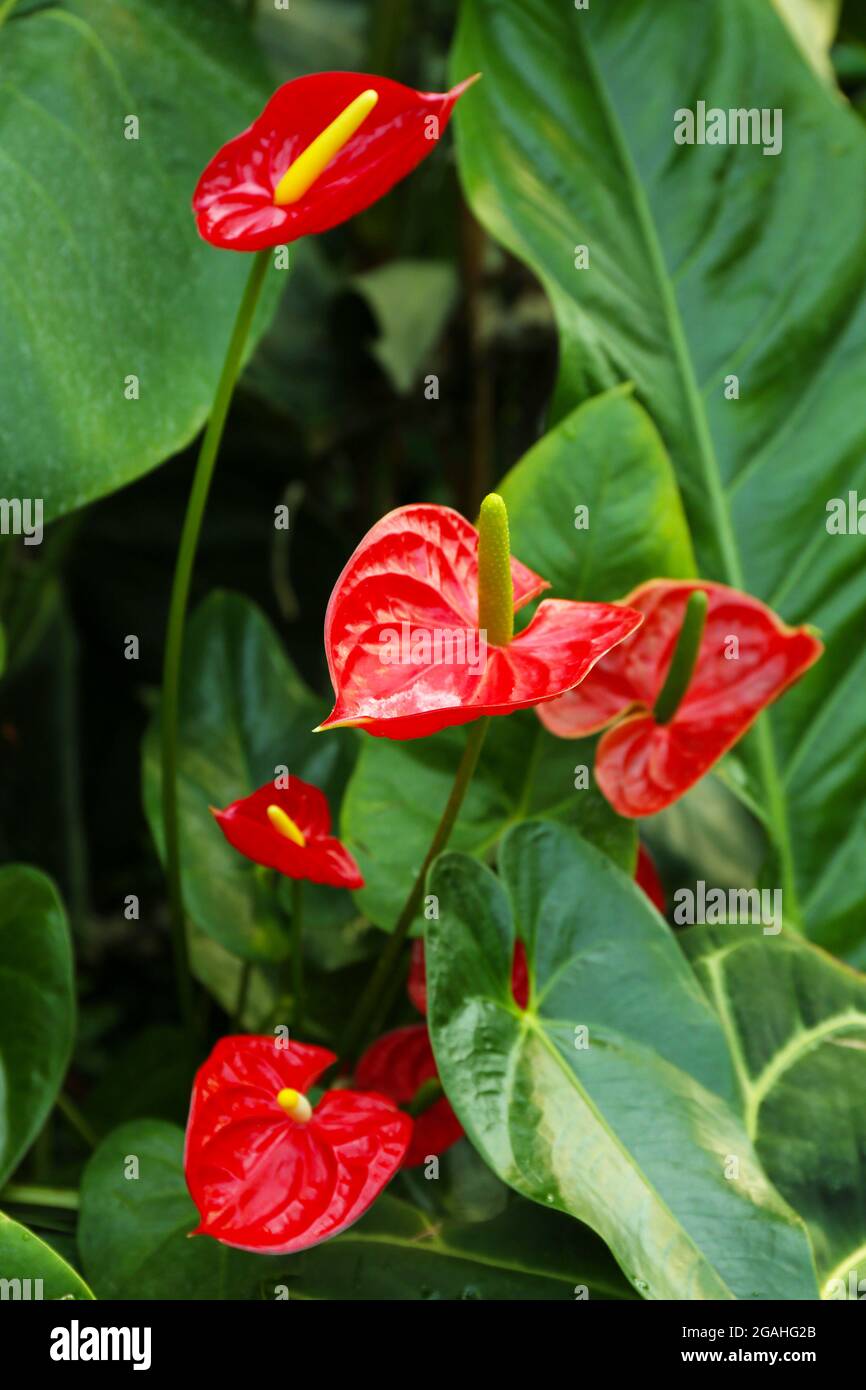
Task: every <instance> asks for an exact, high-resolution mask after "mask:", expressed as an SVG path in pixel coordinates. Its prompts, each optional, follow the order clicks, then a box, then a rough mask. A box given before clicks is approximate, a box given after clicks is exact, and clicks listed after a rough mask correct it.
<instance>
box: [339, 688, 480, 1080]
mask: <svg viewBox="0 0 866 1390" xmlns="http://www.w3.org/2000/svg"><path fill="white" fill-rule="evenodd" d="M489 724H490V716H489V715H487V716H485V717H484V718H482V719H477V720H475V722H474V723H472V724H470V726H469V737H468V738H467V740H466V746H465V748H464V749H463V756H462V758H461V759H460V763H459V766H458V768H457V772H456V773H455V776H454V785H453V786H452V788H451V795H450V796H449V798H448V801H447V803H446V806H445V810H444V811H443V812H442V819H441V820H440V821H439V824H438V826H437V827H436V832H435V834H434V836H433V839H432V840H431V841H430V848H429V849H428V851H427V853H426V855H425V856H424V863H423V864H422V865H421V868H420V869H419V871H418V877H417V878H416V879H415V882H414V884H413V885H412V890H411V892H410V894H409V896H408V898H407V899H406V902H405V903H404V905H403V911H402V912H401V913H400V916H399V917H398V919H397V925H396V926H395V928H394V931H393V933H392V935H391V937H390V938H389V940H388V943H387V945H386V946H385V949H384V951H383V952H382V954H381V956H380V957H379V962H378V964H377V966H376V969H375V970H374V971H373V974H372V975H371V977H370V980H369V983H368V984H367V988H366V989H365V990H364V993H363V994H362V996H361V999H360V1002H359V1004H358V1007H357V1009H356V1010H355V1014H354V1017H353V1018H352V1020H351V1022H350V1024H349V1027H348V1029H347V1031H346V1036H345V1040H344V1043H343V1047H342V1049H341V1057H342V1059H343V1061H344V1063H347V1064H350V1063H352V1062H354V1060H355V1057H356V1055H357V1053H358V1051H359V1043H360V1042H361V1041H362V1040H363V1038H364V1037H365V1036H366V1033H367V1030H368V1029H369V1028H370V1025H371V1024H373V1023H377V1022H378V1021H379V1019H380V1017H381V1015H382V1014H383V1013H384V1011H385V1010H386V1009H387V1006H388V1002H389V999H390V998H391V997H392V994H391V991H392V989H393V979H394V978H395V976H394V971H395V967H396V965H397V963H398V961H399V960H400V956H401V954H402V951H403V946H404V944H405V941H406V938H407V936H408V935H409V929H410V927H411V926H412V923H413V922H414V920H415V914H416V913H417V911H418V907H419V905H420V902H421V898H422V895H423V893H424V886H425V884H426V882H427V871H428V870H429V868H430V865H431V864H432V863H433V860H434V859H435V858H436V856H437V855H439V854H441V853H442V851H443V849H444V848H445V846H446V845H447V843H448V840H449V838H450V835H451V831H452V830H453V829H454V823H455V821H456V820H457V816H458V814H459V812H460V807H461V806H462V804H463V798H464V797H465V795H466V792H467V789H468V787H469V783H470V782H471V781H472V774H473V773H474V771H475V768H476V766H477V764H478V758H479V756H480V754H481V747H482V744H483V743H484V738H485V735H486V733H487V729H488V726H489Z"/></svg>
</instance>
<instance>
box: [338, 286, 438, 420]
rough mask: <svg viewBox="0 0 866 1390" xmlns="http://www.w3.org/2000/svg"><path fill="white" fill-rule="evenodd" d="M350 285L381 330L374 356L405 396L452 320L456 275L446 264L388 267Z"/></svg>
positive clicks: (375, 343) (396, 388)
mask: <svg viewBox="0 0 866 1390" xmlns="http://www.w3.org/2000/svg"><path fill="white" fill-rule="evenodd" d="M352 284H353V286H354V288H355V289H356V290H357V291H358V292H359V294H361V295H363V297H364V298H365V299H366V301H367V303H368V304H369V305H370V308H371V309H372V311H373V313H374V315H375V317H376V319H377V322H378V325H379V336H378V338H377V339H376V340H375V342H374V344H373V354H374V356H375V357H376V358H377V360H378V362H379V364H380V365H381V367H382V368H383V369H384V371H385V372H386V374H387V376H388V377H389V379H390V381H391V384H392V385H393V387H394V389H395V391H398V392H401V393H403V394H405V393H407V392H408V391H410V390H411V389H412V387H413V386H414V385H415V382H416V381H417V379H418V377H419V376H420V375H421V373H422V372H423V370H424V368H425V366H427V365H428V364H429V360H430V354H431V352H432V350H433V349H434V348H435V346H436V344H437V343H438V341H439V339H440V337H441V336H442V333H443V331H444V329H445V325H446V323H447V322H448V319H449V318H450V316H451V312H452V310H453V308H454V304H455V302H456V299H457V290H458V283H457V272H456V270H455V268H454V266H453V265H451V264H449V263H448V262H447V261H409V260H405V261H392V262H390V264H388V265H383V266H379V267H377V269H375V270H368V271H366V273H365V274H363V275H356V276H355V278H354V280H353V281H352Z"/></svg>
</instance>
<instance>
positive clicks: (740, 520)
mask: <svg viewBox="0 0 866 1390" xmlns="http://www.w3.org/2000/svg"><path fill="white" fill-rule="evenodd" d="M479 69H480V70H482V71H483V72H484V81H483V82H479V83H478V84H477V86H476V87H474V88H473V90H472V92H471V93H469V95H468V96H467V97H466V98H465V100H464V101H463V102H461V103H460V105H459V107H458V110H457V113H456V124H457V134H458V155H459V160H460V168H461V174H462V178H463V182H464V186H465V188H466V191H467V194H468V196H469V199H470V201H471V202H472V205H473V207H474V209H475V211H476V213H477V215H478V216H479V218H480V219H481V220H482V222H483V223H484V224H485V226H486V227H487V228H488V229H489V230H490V231H491V232H492V234H493V235H494V236H496V237H497V238H498V239H499V240H500V241H502V242H503V243H504V244H505V245H506V246H507V247H508V248H509V249H510V250H511V251H513V252H514V253H515V254H516V255H517V256H519V257H520V258H521V259H522V260H524V261H525V262H526V263H527V264H528V265H530V266H531V267H532V268H533V269H534V270H535V272H536V273H537V274H538V276H539V278H540V279H541V281H542V283H543V284H544V286H545V288H546V290H547V293H548V295H549V296H550V299H551V301H552V303H553V307H554V310H555V312H556V316H557V320H558V323H559V330H560V336H561V379H560V383H559V390H558V393H557V402H556V409H557V412H558V414H559V415H562V414H563V413H565V412H566V411H569V410H571V409H572V408H573V407H574V406H575V405H576V404H577V403H578V402H580V401H581V400H583V399H584V398H585V397H586V396H587V395H591V394H593V393H594V392H597V391H599V390H604V389H606V388H608V387H610V386H613V385H615V384H616V383H618V382H622V381H626V380H627V381H632V382H633V383H634V385H635V389H636V392H637V396H638V399H639V400H640V401H641V402H642V403H643V404H644V405H645V406H646V408H647V409H648V410H649V411H650V413H651V415H652V417H653V419H654V421H655V422H656V424H657V426H658V428H659V430H660V432H661V435H662V438H663V439H664V441H665V444H666V446H667V448H668V449H669V451H670V453H671V457H672V459H673V461H674V465H675V467H676V470H677V474H678V477H679V480H680V485H681V488H682V493H683V500H684V503H685V507H686V513H687V516H688V519H689V523H690V526H691V531H692V536H693V538H694V542H695V547H696V550H697V554H698V560H699V563H700V566H701V572H702V573H704V574H705V575H706V576H707V577H709V578H714V579H718V580H722V581H724V582H727V583H731V584H733V585H734V586H735V587H737V588H742V589H746V590H748V591H749V592H750V593H753V594H756V595H757V596H758V597H760V598H762V599H764V600H765V601H766V602H767V603H769V604H770V605H771V607H773V608H774V609H776V610H777V611H779V612H780V613H781V615H782V616H783V617H784V618H785V619H786V620H787V621H788V622H791V623H800V622H811V623H814V624H815V625H817V626H818V628H820V629H821V630H822V633H823V635H824V637H825V639H826V640H827V652H826V654H825V656H824V658H823V659H822V661H821V662H820V663H819V664H818V666H817V667H816V668H815V669H814V670H812V671H811V672H809V674H808V675H807V676H806V677H805V679H804V680H803V681H802V682H801V683H800V684H799V685H798V686H797V687H796V688H795V689H794V690H793V691H791V692H789V693H788V694H787V695H786V696H785V697H784V698H783V700H782V701H781V702H780V703H779V705H778V706H777V707H776V709H775V710H774V712H773V717H772V723H771V724H770V723H768V722H767V721H766V720H762V721H760V724H759V728H758V729H757V730H756V732H755V735H754V738H755V760H756V764H757V771H758V774H759V779H760V783H761V786H762V790H761V798H762V801H763V803H764V805H765V807H766V809H767V811H768V812H769V814H770V817H771V821H772V828H773V830H774V834H775V837H776V840H777V844H778V852H779V857H780V863H781V882H782V884H783V887H784V890H785V901H786V911H787V912H788V915H789V916H790V917H791V918H794V917H796V915H797V902H796V899H797V896H798V895H799V897H800V899H801V909H802V912H803V915H804V916H805V918H806V921H807V923H808V925H809V929H810V931H811V932H813V933H814V934H815V936H816V937H818V938H820V939H821V940H822V941H823V942H825V943H827V944H830V945H832V946H833V947H834V949H837V950H845V951H851V952H854V951H855V950H859V952H860V954H861V956H864V958H866V932H864V925H863V924H864V923H866V857H864V855H863V854H862V851H861V848H860V846H861V842H862V837H863V833H864V828H866V806H864V800H863V796H862V786H863V782H864V777H866V739H864V737H863V717H862V709H861V708H860V704H861V702H858V700H857V698H856V692H857V691H858V690H859V689H861V688H862V686H863V682H864V678H866V647H864V644H863V642H862V641H861V640H860V636H861V634H862V632H863V630H864V625H866V569H864V566H863V563H862V553H861V552H862V538H861V537H859V536H856V535H830V534H828V532H827V529H826V522H827V521H828V514H827V503H828V499H830V498H832V497H834V496H836V497H839V498H843V499H847V495H848V490H849V489H858V487H859V491H860V494H861V495H862V494H863V493H864V491H866V408H864V405H863V402H864V401H866V290H864V285H866V243H864V240H863V200H862V192H861V191H862V188H863V186H864V181H866V131H864V129H863V127H862V124H861V123H860V122H859V121H858V120H857V118H856V117H855V116H854V115H852V114H851V113H850V112H849V111H847V110H845V109H844V107H843V105H842V104H841V103H839V102H838V100H837V99H836V98H835V97H834V96H833V94H831V93H830V92H828V91H827V90H826V88H825V87H824V86H823V85H822V84H821V83H820V82H819V81H818V79H817V78H816V77H815V76H814V75H813V74H812V73H811V72H810V71H809V69H808V67H807V66H806V65H805V64H804V63H803V61H802V59H801V57H800V55H799V54H798V53H797V51H796V49H795V47H794V45H793V44H792V43H791V42H790V40H789V38H788V36H787V35H786V33H785V31H784V29H783V26H782V24H781V21H780V20H779V18H778V16H777V15H776V13H775V12H774V10H773V8H772V6H771V5H770V4H769V3H768V0H703V3H702V4H700V5H695V4H693V3H692V0H668V3H666V4H665V5H664V6H648V5H646V4H644V3H643V0H619V2H618V3H617V4H616V5H592V6H590V8H589V9H587V10H576V9H575V8H574V7H573V6H570V5H567V4H563V5H556V6H552V5H550V4H549V3H548V0H464V4H463V7H462V11H461V25H460V30H459V35H458V39H457V44H456V50H455V53H454V71H455V72H457V73H460V74H461V75H465V74H466V73H467V72H473V71H476V70H479ZM676 93H679V94H680V95H679V96H672V94H676ZM698 97H700V98H701V99H704V100H705V101H706V103H707V106H708V107H712V106H718V107H721V108H724V109H728V108H752V107H754V108H758V109H762V108H769V109H771V110H773V109H775V108H780V109H782V110H783V115H784V124H783V148H782V152H781V153H780V154H778V155H776V156H765V155H764V153H763V151H762V149H761V147H760V146H756V145H752V144H731V145H719V146H715V145H707V144H704V145H697V144H695V145H694V146H688V145H678V144H676V143H675V141H674V128H675V117H674V111H675V109H676V108H677V107H678V105H679V104H680V103H683V104H685V103H689V102H692V103H694V102H695V101H696V100H697V98H698ZM828 152H832V155H831V156H830V155H829V154H828ZM816 208H832V209H833V216H832V218H818V219H817V220H816V219H815V217H814V216H813V213H814V209H816ZM806 227H808V233H807V232H806V231H804V228H806ZM580 245H583V246H586V247H588V249H589V256H590V261H589V268H588V269H586V270H580V269H576V268H575V254H574V253H575V247H576V246H580ZM731 374H733V375H736V376H738V378H739V383H740V395H739V399H726V398H725V381H726V378H727V377H728V376H729V375H731Z"/></svg>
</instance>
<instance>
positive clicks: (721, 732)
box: [539, 579, 823, 816]
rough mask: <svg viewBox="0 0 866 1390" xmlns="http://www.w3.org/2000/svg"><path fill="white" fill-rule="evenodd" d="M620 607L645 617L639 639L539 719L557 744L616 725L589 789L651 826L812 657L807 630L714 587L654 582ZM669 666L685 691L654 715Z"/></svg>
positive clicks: (815, 647)
mask: <svg viewBox="0 0 866 1390" xmlns="http://www.w3.org/2000/svg"><path fill="white" fill-rule="evenodd" d="M696 594H704V595H706V601H704V600H703V599H701V607H702V608H704V609H705V613H706V617H705V619H704V622H705V625H704V626H703V628H702V629H701V628H700V625H698V626H697V627H694V628H693V637H694V639H695V641H696V643H697V645H696V646H695V649H694V651H693V652H692V653H691V661H690V662H689V661H688V660H687V661H686V662H685V663H682V662H681V661H678V657H679V655H680V654H681V652H682V650H683V647H684V644H683V641H682V637H685V633H686V624H687V621H688V617H687V615H688V614H689V613H690V612H691V613H692V614H694V613H696V612H697V611H698V610H697V608H696V606H695V605H696V604H697V599H696V598H694V595H696ZM625 602H626V603H628V604H629V605H630V606H631V607H633V608H636V609H638V610H639V611H640V612H641V613H643V614H644V615H645V619H646V620H645V622H644V625H643V627H642V628H641V630H640V632H639V633H638V634H637V636H636V637H635V638H634V639H633V640H632V641H630V642H628V643H626V644H624V645H623V646H622V647H620V648H618V649H617V650H616V651H614V652H611V653H610V655H609V656H606V657H604V659H603V660H602V661H600V662H599V664H598V665H597V666H596V668H595V670H594V671H593V673H592V675H591V676H590V678H589V679H588V680H587V681H586V682H585V683H584V684H583V685H582V686H581V687H580V689H579V690H576V691H572V692H571V693H569V694H567V695H564V696H563V698H562V699H561V700H557V701H556V702H555V703H554V704H550V705H546V706H544V707H543V708H542V709H540V710H539V717H540V718H541V721H542V723H543V724H544V725H545V726H546V728H548V729H550V730H551V732H552V733H554V734H558V735H559V736H560V737H561V738H582V737H583V736H584V735H585V734H590V733H594V732H596V731H597V730H599V729H601V728H604V727H605V725H607V724H610V723H611V722H612V721H614V720H616V721H617V722H616V723H615V724H614V727H613V728H612V729H610V730H609V731H608V732H607V733H605V734H604V736H603V737H602V739H601V740H600V742H599V745H598V749H597V751H596V756H595V776H596V780H597V782H598V785H599V786H600V787H601V790H602V791H603V792H604V795H605V796H606V797H607V799H608V801H609V802H610V803H611V805H612V806H613V807H614V809H615V810H616V811H618V812H619V814H620V815H621V816H651V815H653V814H654V813H655V812H656V811H661V810H663V809H664V807H665V806H670V805H671V803H672V802H674V801H676V800H677V798H678V797H680V796H682V795H683V793H684V792H686V791H688V789H689V787H691V786H693V785H694V783H695V782H697V781H698V780H699V778H701V777H703V775H704V773H705V772H707V771H709V769H710V768H711V767H712V766H713V764H714V763H716V762H718V760H719V758H721V757H722V755H723V754H724V753H726V752H727V751H728V749H729V748H730V747H731V746H732V745H733V744H734V743H736V741H737V740H738V739H739V738H740V737H742V735H743V734H744V733H745V732H746V730H747V729H748V727H749V725H750V724H751V723H752V722H753V721H754V720H755V719H756V718H757V716H758V715H759V714H760V712H761V710H762V709H764V707H765V706H766V705H768V704H770V702H771V701H772V700H775V699H776V697H777V696H778V695H780V694H781V693H782V691H783V690H785V689H786V687H787V686H789V685H790V684H791V683H792V682H793V681H795V680H796V679H797V678H798V677H799V676H801V675H802V674H803V672H804V671H806V670H807V669H808V668H809V667H810V666H811V665H812V663H813V662H814V661H817V659H818V657H819V656H820V655H821V652H822V651H823V646H822V644H821V642H820V641H819V640H818V638H817V637H815V636H814V635H813V634H812V633H811V632H810V631H809V630H808V629H806V628H802V627H801V628H791V627H788V626H787V625H786V624H785V623H783V622H782V621H781V619H780V618H778V617H777V616H776V614H775V613H773V612H772V610H771V609H769V608H767V607H766V606H765V605H764V604H763V603H760V602H759V601H758V599H755V598H751V597H750V596H749V595H748V594H741V593H738V592H737V590H736V589H729V588H727V587H726V586H725V585H723V584H710V583H705V582H704V581H700V582H690V581H689V582H686V581H680V580H670V579H657V580H652V581H650V583H648V584H643V585H641V586H640V587H639V588H638V589H636V590H635V591H634V593H632V594H630V595H629V597H628V598H627V599H626V600H625ZM681 634H682V636H681ZM685 645H688V643H686V644H685ZM675 665H679V666H680V668H681V670H680V674H681V675H684V677H685V678H686V679H685V687H684V689H683V690H682V692H681V693H680V696H679V698H678V699H675V700H674V702H673V704H672V705H671V707H670V708H667V707H666V708H665V710H664V712H663V713H662V710H661V709H660V706H661V705H662V703H663V702H664V701H665V698H666V690H667V691H670V688H671V686H670V681H669V675H670V674H671V673H672V670H671V668H673V667H674V666H675ZM667 703H668V705H670V701H668V702H667Z"/></svg>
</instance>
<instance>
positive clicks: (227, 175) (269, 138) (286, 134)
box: [193, 72, 475, 251]
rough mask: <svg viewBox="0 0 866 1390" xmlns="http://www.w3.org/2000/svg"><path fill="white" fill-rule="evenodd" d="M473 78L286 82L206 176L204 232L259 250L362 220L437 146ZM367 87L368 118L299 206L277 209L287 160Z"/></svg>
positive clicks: (197, 200) (217, 241)
mask: <svg viewBox="0 0 866 1390" xmlns="http://www.w3.org/2000/svg"><path fill="white" fill-rule="evenodd" d="M474 80H475V78H469V79H468V80H467V81H466V82H461V83H460V84H459V86H457V87H454V88H453V90H452V91H450V92H416V91H413V90H412V88H411V87H404V86H402V85H401V83H399V82H392V81H391V80H390V78H387V77H376V76H374V75H372V74H371V73H363V72H320V73H314V74H312V75H311V76H308V77H298V78H295V80H294V81H292V82H286V83H285V85H284V86H282V87H280V88H279V89H278V90H277V91H276V92H275V93H274V95H273V96H272V97H271V99H270V101H269V102H268V104H267V106H266V107H265V109H264V110H263V111H262V113H261V115H260V116H258V117H257V118H256V120H255V121H253V123H252V125H251V126H249V128H248V129H247V130H244V131H242V132H241V134H240V135H236V136H235V137H234V138H233V139H232V140H229V141H228V143H227V144H225V145H223V146H222V148H221V149H220V150H218V151H217V153H216V154H215V155H214V157H213V159H212V160H211V161H210V163H209V164H208V166H207V168H206V169H205V171H204V173H203V174H202V176H201V178H200V179H199V182H198V186H197V188H196V190H195V195H194V197H193V208H194V210H195V213H196V220H197V223H198V230H199V233H200V235H201V236H202V237H203V238H204V240H205V241H208V242H210V243H211V245H212V246H220V247H223V248H224V249H226V250H229V251H260V250H262V249H263V248H264V247H266V246H281V245H284V244H286V243H288V242H291V241H296V240H297V239H298V237H303V236H310V235H312V234H314V233H316V232H326V231H328V229H329V228H331V227H336V226H338V225H339V223H341V222H345V221H347V220H348V219H349V218H350V217H354V216H356V214H357V213H359V212H363V210H364V208H367V207H369V206H370V204H371V203H374V202H376V201H377V199H379V198H382V197H383V196H384V195H385V194H386V193H388V192H389V191H390V189H391V188H393V186H394V184H395V183H398V182H399V181H400V179H402V178H405V177H406V175H407V174H409V173H411V172H412V170H413V169H414V168H415V167H416V166H417V165H418V164H420V163H421V161H422V160H423V159H425V158H426V156H427V155H429V154H431V153H432V151H433V150H435V149H436V145H437V140H438V137H439V136H440V135H441V134H442V132H443V131H444V130H445V127H446V126H447V124H448V121H449V120H450V117H451V112H452V111H453V109H454V103H455V102H456V101H457V99H458V98H459V97H460V96H461V95H462V94H463V92H464V91H465V90H466V88H467V87H468V86H470V84H471V83H472V82H473V81H474ZM367 90H373V91H375V92H376V93H377V94H378V98H379V100H378V102H377V104H376V106H375V107H374V109H373V110H372V111H371V113H370V115H369V116H368V117H367V118H366V120H365V121H364V122H363V124H362V125H361V126H360V128H359V129H358V130H357V131H356V133H355V134H354V135H353V136H352V138H351V139H350V140H348V141H347V142H346V144H345V145H344V146H343V148H342V149H341V150H340V151H339V153H338V154H336V155H335V156H334V158H333V159H332V160H331V162H330V164H329V165H328V167H327V168H326V169H325V170H324V172H323V173H322V174H321V175H320V176H319V178H317V179H316V181H315V182H314V183H313V184H312V186H311V187H310V188H309V189H308V190H307V192H306V193H305V194H303V196H302V197H301V198H299V199H298V201H297V202H294V203H288V204H286V205H285V206H283V207H280V206H278V205H277V204H276V203H275V202H274V193H275V190H276V188H277V185H278V184H279V182H280V180H281V178H282V177H283V175H284V174H285V172H286V170H287V169H288V168H289V166H290V165H291V164H293V163H294V161H295V160H296V159H297V158H298V156H299V155H300V154H302V153H303V152H304V150H305V149H307V147H308V146H309V145H311V144H312V142H313V141H314V140H315V139H316V137H317V136H318V135H320V134H321V133H322V131H323V130H324V129H325V128H326V127H327V126H329V125H330V124H331V122H332V121H333V120H335V118H336V117H337V116H338V115H339V114H340V113H341V112H342V111H344V110H345V108H346V107H347V106H348V105H349V104H350V103H351V102H353V101H354V100H355V98H356V97H358V96H360V94H361V93H362V92H364V91H367Z"/></svg>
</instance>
